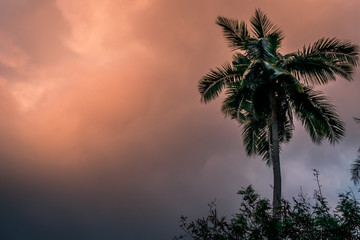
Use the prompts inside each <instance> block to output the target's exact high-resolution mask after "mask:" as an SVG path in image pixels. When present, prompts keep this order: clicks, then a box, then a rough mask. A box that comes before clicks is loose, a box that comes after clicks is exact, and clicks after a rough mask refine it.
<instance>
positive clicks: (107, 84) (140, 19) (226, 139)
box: [0, 0, 360, 240]
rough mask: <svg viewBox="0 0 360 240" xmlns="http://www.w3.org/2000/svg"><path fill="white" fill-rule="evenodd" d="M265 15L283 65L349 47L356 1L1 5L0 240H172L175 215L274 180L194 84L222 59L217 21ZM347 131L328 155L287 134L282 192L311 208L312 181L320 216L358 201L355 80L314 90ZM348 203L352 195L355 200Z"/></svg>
mask: <svg viewBox="0 0 360 240" xmlns="http://www.w3.org/2000/svg"><path fill="white" fill-rule="evenodd" d="M256 8H261V9H262V10H263V11H264V12H266V13H267V15H268V16H269V18H270V19H271V20H272V21H273V22H274V23H275V24H277V25H278V26H279V27H280V28H281V29H282V30H283V32H284V34H285V36H286V38H285V39H284V41H283V45H282V48H281V52H284V53H288V52H292V51H296V50H297V49H298V48H302V47H303V45H304V44H306V45H307V44H310V43H312V42H314V41H316V40H318V39H319V38H321V37H338V38H339V39H342V40H349V41H351V42H353V43H355V44H360V31H357V29H358V27H359V23H360V16H359V14H358V12H359V11H360V2H359V1H358V0H346V1H343V0H317V1H314V0H298V1H288V0H273V1H268V0H226V1H221V0H197V1H189V0H101V1H100V0H86V1H85V0H31V1H30V0H11V1H10V0H0V111H1V112H0V116H1V117H0V133H1V134H0V143H1V144H0V212H1V215H0V235H1V236H0V238H1V239H4V240H8V239H9V240H10V239H11V240H13V239H27V240H33V239H36V240H43V239H44V240H47V239H54V240H63V239H67V240H75V239H76V240H77V239H87V240H92V239H94V240H95V239H103V240H113V239H124V240H127V239H133V240H141V239H158V240H163V239H172V238H173V237H174V236H175V235H177V234H178V233H179V228H178V226H179V219H180V216H181V215H186V216H189V218H190V219H194V218H196V217H201V216H205V215H206V214H207V211H208V207H207V204H208V203H210V202H212V201H214V200H215V199H216V204H217V207H218V213H219V214H220V215H227V216H229V215H231V214H232V213H234V212H235V211H236V210H237V209H238V208H239V205H240V198H239V196H238V195H237V194H236V192H237V191H238V190H239V189H241V188H242V187H246V186H248V185H250V184H252V185H253V186H254V187H255V189H256V190H257V191H259V192H260V193H261V194H262V195H263V196H265V197H271V192H272V190H271V186H270V185H271V183H272V170H271V169H270V168H268V167H266V165H265V164H264V162H263V161H262V160H261V159H260V158H259V157H247V156H246V154H245V152H244V148H243V145H242V138H241V128H239V126H238V124H237V123H236V122H235V121H232V120H230V119H226V118H224V116H223V115H222V113H221V111H220V108H221V98H222V97H220V99H218V100H217V101H214V102H211V103H209V104H207V105H205V104H201V102H200V95H199V93H198V90H197V84H198V81H199V79H201V77H202V76H204V75H205V74H206V73H207V72H208V71H209V69H210V68H214V67H217V66H220V65H221V64H223V63H224V62H226V61H229V60H230V59H231V54H232V53H231V52H230V49H229V48H227V45H226V42H225V40H224V38H223V36H222V33H221V29H220V28H219V27H218V26H217V25H216V24H215V20H216V18H217V16H226V17H229V18H235V19H239V20H246V21H248V19H249V18H250V17H251V16H252V15H253V13H254V11H255V9H256ZM316 88H317V89H319V90H322V91H323V92H324V93H325V94H326V95H327V96H329V97H330V98H331V100H332V103H333V104H334V105H335V106H336V107H337V110H338V112H339V114H340V116H341V118H342V119H343V120H344V122H345V123H346V132H347V133H346V136H345V137H344V138H343V140H342V142H341V143H340V144H338V145H335V146H334V147H333V146H331V145H330V144H328V143H323V144H322V145H320V146H319V145H314V144H313V143H312V142H311V140H310V138H309V136H308V135H307V133H306V132H305V130H304V129H303V128H302V126H301V124H300V123H299V122H296V123H295V126H296V131H295V133H294V137H293V139H292V141H291V142H290V143H289V144H287V145H285V146H284V148H283V152H282V155H281V164H282V180H283V194H284V196H285V197H287V198H289V199H291V198H292V197H293V196H296V195H297V194H298V193H299V191H300V189H302V191H303V192H305V193H308V196H309V198H310V199H311V196H312V193H313V191H314V189H316V183H315V182H314V177H313V172H312V169H314V168H316V169H318V170H319V171H320V181H321V185H322V187H323V190H322V191H323V193H324V195H326V196H327V197H328V200H329V202H330V203H336V201H337V198H336V196H337V194H339V193H341V192H343V191H346V190H349V189H350V188H351V189H354V190H356V189H357V187H356V186H354V185H353V184H352V183H351V181H350V172H349V169H350V165H351V163H352V162H353V160H354V159H355V158H356V155H357V149H358V147H359V145H360V126H359V125H357V124H356V123H355V122H354V121H353V117H360V109H359V106H358V102H359V100H360V71H359V68H357V69H356V72H355V74H354V81H353V82H347V81H346V80H344V79H341V78H339V79H337V81H336V82H331V83H330V84H328V85H326V86H317V87H316ZM355 192H356V191H355Z"/></svg>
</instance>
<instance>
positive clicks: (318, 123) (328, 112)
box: [289, 86, 345, 144]
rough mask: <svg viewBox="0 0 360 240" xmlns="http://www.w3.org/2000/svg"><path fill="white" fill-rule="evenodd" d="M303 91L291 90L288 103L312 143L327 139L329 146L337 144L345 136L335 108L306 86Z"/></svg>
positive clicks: (317, 92)
mask: <svg viewBox="0 0 360 240" xmlns="http://www.w3.org/2000/svg"><path fill="white" fill-rule="evenodd" d="M303 89H304V91H303V92H299V91H295V90H292V93H291V94H289V101H290V102H291V104H292V107H293V109H294V112H295V114H296V116H297V117H298V118H299V119H300V120H301V121H302V124H303V126H304V127H305V129H306V130H307V132H308V133H309V134H310V137H311V139H312V141H313V142H315V143H321V142H322V140H323V139H327V140H329V141H330V143H331V144H335V143H338V142H339V141H340V139H341V138H342V137H343V136H344V135H345V127H344V123H343V121H341V119H340V117H339V115H338V114H337V113H336V109H335V107H334V106H333V105H332V104H331V103H330V102H329V99H328V98H326V97H325V96H324V95H323V94H322V93H321V92H319V91H314V90H312V89H311V88H310V87H306V86H303Z"/></svg>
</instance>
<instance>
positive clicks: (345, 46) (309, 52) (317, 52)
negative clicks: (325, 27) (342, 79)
mask: <svg viewBox="0 0 360 240" xmlns="http://www.w3.org/2000/svg"><path fill="white" fill-rule="evenodd" d="M301 54H302V55H305V56H311V57H322V58H326V59H328V61H334V62H338V63H348V64H350V65H352V66H355V67H356V66H357V64H358V61H359V46H357V45H356V44H352V43H350V42H347V41H341V40H339V39H337V38H321V39H319V40H317V41H316V42H315V43H313V44H312V45H309V46H308V47H305V46H304V49H303V52H302V53H301Z"/></svg>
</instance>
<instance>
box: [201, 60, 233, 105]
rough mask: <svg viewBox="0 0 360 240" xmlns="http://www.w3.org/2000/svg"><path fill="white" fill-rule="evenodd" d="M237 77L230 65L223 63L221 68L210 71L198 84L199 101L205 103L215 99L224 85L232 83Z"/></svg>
mask: <svg viewBox="0 0 360 240" xmlns="http://www.w3.org/2000/svg"><path fill="white" fill-rule="evenodd" d="M237 77H239V73H238V71H236V70H235V69H234V68H233V67H232V65H230V64H229V63H225V64H224V65H223V66H222V67H221V68H216V69H210V72H209V73H208V74H207V75H205V76H204V77H203V78H202V79H201V80H200V82H199V86H198V88H199V92H200V94H201V101H203V102H205V103H207V102H209V101H211V100H214V99H215V98H217V97H218V96H219V94H220V92H221V91H222V90H223V88H224V87H225V85H226V84H227V83H230V82H234V81H235V79H236V78H237Z"/></svg>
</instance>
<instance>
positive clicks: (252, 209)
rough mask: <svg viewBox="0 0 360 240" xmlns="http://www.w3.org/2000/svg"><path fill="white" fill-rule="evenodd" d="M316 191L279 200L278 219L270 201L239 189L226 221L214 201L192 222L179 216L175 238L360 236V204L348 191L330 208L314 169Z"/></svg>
mask: <svg viewBox="0 0 360 240" xmlns="http://www.w3.org/2000/svg"><path fill="white" fill-rule="evenodd" d="M314 175H315V177H316V181H317V183H318V187H319V188H318V190H316V191H314V195H313V200H311V199H309V198H307V197H306V196H305V195H304V194H303V193H302V192H301V193H300V194H299V195H298V197H296V198H293V200H292V201H291V202H290V201H287V200H284V199H283V200H282V204H281V208H280V209H279V210H280V211H279V212H280V215H281V217H280V218H275V217H274V216H273V215H272V207H271V204H270V200H269V199H266V198H262V197H261V196H260V195H259V194H258V193H256V192H255V190H254V189H253V188H252V186H251V185H250V186H248V187H247V188H244V189H242V190H240V191H239V192H238V194H240V195H241V196H242V202H241V205H240V209H239V212H238V213H236V214H234V215H233V216H232V217H231V218H230V219H229V220H227V219H226V218H225V217H220V216H219V215H218V212H217V210H216V205H215V203H211V204H209V208H210V211H209V215H208V216H207V217H203V218H199V219H196V220H193V221H188V218H187V217H184V216H182V217H181V225H180V227H181V229H182V232H183V234H182V235H181V236H178V237H175V239H177V240H179V239H197V240H240V239H245V240H246V239H247V240H257V239H258V240H260V239H269V240H275V239H293V240H310V239H311V240H325V239H331V240H354V239H360V205H359V201H358V200H357V199H356V198H355V196H354V194H353V193H352V192H351V191H349V192H345V193H343V194H340V195H339V200H338V203H337V205H336V206H335V208H334V210H331V208H330V206H329V204H328V202H327V200H326V198H325V197H324V196H323V195H322V192H321V186H320V183H319V179H318V172H317V171H316V170H314Z"/></svg>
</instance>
